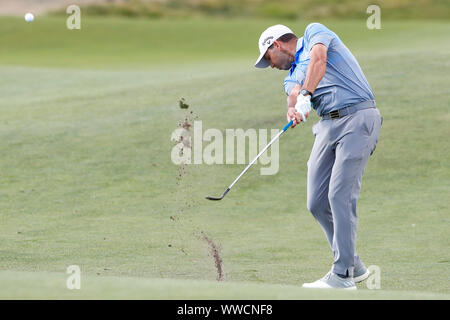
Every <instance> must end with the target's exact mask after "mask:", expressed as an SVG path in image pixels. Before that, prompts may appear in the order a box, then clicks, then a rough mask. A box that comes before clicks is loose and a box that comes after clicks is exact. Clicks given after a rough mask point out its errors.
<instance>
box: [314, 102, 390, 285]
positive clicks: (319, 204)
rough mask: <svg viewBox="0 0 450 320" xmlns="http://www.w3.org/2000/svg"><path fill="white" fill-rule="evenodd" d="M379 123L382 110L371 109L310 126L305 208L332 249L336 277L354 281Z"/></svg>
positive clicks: (358, 263)
mask: <svg viewBox="0 0 450 320" xmlns="http://www.w3.org/2000/svg"><path fill="white" fill-rule="evenodd" d="M381 122H382V118H381V115H380V112H379V111H378V109H376V108H371V109H364V110H359V111H357V112H355V113H352V114H350V115H347V116H345V117H343V118H340V119H329V120H323V119H322V120H320V121H319V122H317V123H315V124H314V126H313V128H312V130H313V134H314V136H315V141H314V146H313V149H312V151H311V155H310V158H309V160H308V195H307V207H308V210H309V211H310V212H311V213H312V215H313V216H314V218H315V219H316V220H317V221H318V222H319V224H320V226H321V227H322V229H323V230H324V232H325V234H326V237H327V239H328V242H329V244H330V247H331V250H332V251H333V256H334V263H333V268H332V271H333V272H334V273H338V274H342V275H347V276H351V277H353V270H354V268H355V267H358V266H359V265H361V261H360V259H359V257H358V255H357V253H356V229H357V224H358V218H357V215H356V203H357V200H358V197H359V193H360V190H361V180H362V176H363V173H364V169H365V167H366V164H367V160H368V159H369V157H370V155H371V154H372V153H373V151H374V150H375V147H376V144H377V141H378V135H379V133H380V127H381Z"/></svg>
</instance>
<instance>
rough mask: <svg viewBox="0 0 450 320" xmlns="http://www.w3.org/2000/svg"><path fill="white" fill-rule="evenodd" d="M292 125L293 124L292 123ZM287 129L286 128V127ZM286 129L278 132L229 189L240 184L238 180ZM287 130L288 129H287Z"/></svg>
mask: <svg viewBox="0 0 450 320" xmlns="http://www.w3.org/2000/svg"><path fill="white" fill-rule="evenodd" d="M291 124H292V123H291ZM285 128H286V127H285ZM285 128H283V130H281V131H280V132H278V134H277V135H276V136H275V137H273V139H272V140H271V141H270V142H269V144H268V145H267V146H265V147H264V149H262V150H261V151H260V152H259V153H258V155H257V156H256V158H255V159H253V161H252V162H250V163H249V164H248V166H247V167H246V168H245V169H244V171H242V172H241V174H240V175H239V176H238V177H237V178H236V179H235V180H234V181H233V183H232V184H230V186H229V187H228V189H231V188H232V187H233V186H234V184H235V183H236V182H238V180H239V179H240V178H241V177H242V176H243V174H244V173H246V172H247V170H248V169H249V168H250V167H251V166H252V165H253V164H254V163H255V162H256V160H258V158H259V157H260V156H261V155H262V154H263V153H264V152H265V151H266V150H267V149H268V148H269V147H270V146H271V145H272V143H274V142H275V140H277V139H278V138H279V137H280V136H281V134H282V133H283V132H285V131H286V130H285ZM286 129H287V128H286Z"/></svg>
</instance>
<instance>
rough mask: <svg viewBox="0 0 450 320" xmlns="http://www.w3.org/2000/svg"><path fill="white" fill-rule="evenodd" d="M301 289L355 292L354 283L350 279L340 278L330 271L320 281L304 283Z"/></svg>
mask: <svg viewBox="0 0 450 320" xmlns="http://www.w3.org/2000/svg"><path fill="white" fill-rule="evenodd" d="M302 287H303V288H311V289H344V290H356V285H355V281H354V280H353V278H352V277H348V278H341V277H339V276H338V275H337V274H335V273H333V272H331V271H330V272H328V273H327V274H326V275H325V276H324V277H323V278H322V279H319V280H317V281H314V282H311V283H304V284H303V285H302Z"/></svg>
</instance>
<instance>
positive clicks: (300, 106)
mask: <svg viewBox="0 0 450 320" xmlns="http://www.w3.org/2000/svg"><path fill="white" fill-rule="evenodd" d="M295 111H297V112H298V113H300V115H301V116H302V120H303V122H306V118H308V115H309V112H310V111H311V96H309V95H307V96H304V95H302V94H299V95H298V97H297V103H296V104H295Z"/></svg>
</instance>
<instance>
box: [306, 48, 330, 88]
mask: <svg viewBox="0 0 450 320" xmlns="http://www.w3.org/2000/svg"><path fill="white" fill-rule="evenodd" d="M327 50H328V48H327V47H325V46H324V45H323V44H321V43H318V44H316V45H315V46H314V47H313V48H312V49H311V52H310V57H311V59H310V61H309V64H308V69H307V70H306V77H305V81H304V82H303V89H306V90H308V91H309V92H311V93H314V91H316V88H317V86H318V84H319V82H320V80H322V78H323V76H324V75H325V71H326V68H327Z"/></svg>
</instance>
